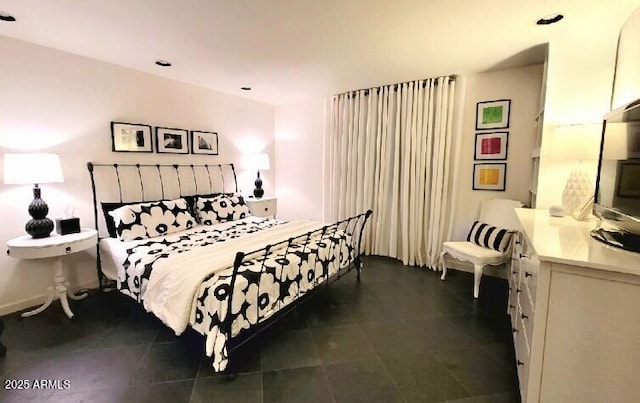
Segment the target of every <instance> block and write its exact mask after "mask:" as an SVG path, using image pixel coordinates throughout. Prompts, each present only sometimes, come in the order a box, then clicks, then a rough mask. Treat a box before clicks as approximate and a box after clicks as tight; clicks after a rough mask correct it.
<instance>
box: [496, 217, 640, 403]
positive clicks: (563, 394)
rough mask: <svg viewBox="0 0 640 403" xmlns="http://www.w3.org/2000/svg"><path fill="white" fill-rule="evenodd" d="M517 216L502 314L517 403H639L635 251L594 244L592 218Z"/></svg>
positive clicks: (639, 295)
mask: <svg viewBox="0 0 640 403" xmlns="http://www.w3.org/2000/svg"><path fill="white" fill-rule="evenodd" d="M516 215H517V217H518V224H519V227H520V228H519V233H518V234H517V237H516V241H515V242H516V243H515V247H514V252H513V260H512V265H511V273H510V278H509V290H510V291H509V303H508V313H509V315H510V316H511V324H512V330H513V340H514V346H515V356H516V365H517V368H518V378H519V381H520V391H521V395H522V401H523V402H549V403H555V402H563V403H567V402H580V403H586V402H594V403H596V402H597V403H601V402H616V403H621V402H638V401H640V254H634V253H631V252H626V251H623V250H619V249H616V248H612V247H608V246H605V245H603V244H601V243H600V242H598V241H596V240H594V239H592V238H591V237H590V235H589V231H590V230H591V228H593V227H594V226H595V220H590V221H584V222H578V221H576V220H574V219H573V218H571V217H563V218H556V217H550V216H549V214H548V212H547V211H546V210H529V209H516Z"/></svg>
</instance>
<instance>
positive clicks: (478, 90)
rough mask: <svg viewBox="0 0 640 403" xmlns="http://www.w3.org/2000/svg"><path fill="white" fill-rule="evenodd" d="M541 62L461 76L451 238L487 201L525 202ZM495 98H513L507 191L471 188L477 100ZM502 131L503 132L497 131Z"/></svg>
mask: <svg viewBox="0 0 640 403" xmlns="http://www.w3.org/2000/svg"><path fill="white" fill-rule="evenodd" d="M541 83H542V65H541V64H538V65H534V66H529V67H524V68H517V69H508V70H501V71H495V72H489V73H482V74H475V75H469V76H466V77H465V87H466V94H465V99H464V104H463V108H464V109H463V112H462V113H463V118H462V119H463V121H462V133H461V136H462V137H461V138H460V139H459V140H460V143H459V144H460V145H459V147H460V149H459V160H458V173H457V180H456V183H455V185H454V189H455V192H456V195H455V199H454V200H455V210H456V214H455V219H454V224H453V231H452V239H456V240H459V239H463V238H465V237H466V235H467V233H468V231H469V227H470V225H471V223H472V222H473V221H474V220H475V219H477V217H478V214H479V212H480V204H481V203H482V202H483V201H485V200H489V199H496V198H500V199H505V198H506V199H514V200H520V201H521V202H523V203H526V202H527V201H528V198H529V193H528V191H529V182H530V177H531V159H530V156H531V150H532V149H533V147H534V143H535V127H534V118H535V116H536V114H537V113H538V103H539V94H540V85H541ZM495 99H510V100H511V117H510V120H509V129H508V130H507V131H508V132H509V141H508V144H509V145H508V150H507V160H506V161H495V162H506V163H507V178H506V189H505V191H501V192H498V191H482V190H472V185H473V165H474V162H475V163H478V162H491V161H474V160H473V156H474V147H475V134H476V132H477V131H476V130H475V122H476V103H477V102H482V101H491V100H495ZM500 131H503V130H500Z"/></svg>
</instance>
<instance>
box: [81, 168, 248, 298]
mask: <svg viewBox="0 0 640 403" xmlns="http://www.w3.org/2000/svg"><path fill="white" fill-rule="evenodd" d="M87 169H88V171H89V176H90V178H91V192H92V195H93V218H94V223H95V227H96V230H98V235H100V225H99V222H100V215H99V214H98V204H99V203H101V202H120V203H135V202H145V201H155V200H166V199H172V198H180V197H185V196H195V195H206V194H212V193H237V192H238V180H237V177H236V171H235V167H234V165H233V164H119V163H115V164H107V163H95V162H87ZM104 182H107V183H104ZM97 183H98V184H100V190H101V191H100V192H98V189H97V187H96V184H97ZM105 227H106V225H105ZM97 270H98V282H99V285H100V288H102V287H103V285H104V283H103V282H104V274H103V273H102V267H101V264H100V247H99V245H98V248H97Z"/></svg>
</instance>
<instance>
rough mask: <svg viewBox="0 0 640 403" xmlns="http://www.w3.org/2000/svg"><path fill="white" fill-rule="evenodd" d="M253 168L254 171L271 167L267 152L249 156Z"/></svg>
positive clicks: (266, 169)
mask: <svg viewBox="0 0 640 403" xmlns="http://www.w3.org/2000/svg"><path fill="white" fill-rule="evenodd" d="M251 160H252V161H251V162H252V165H253V167H254V168H253V169H255V170H256V171H268V170H270V169H271V165H270V164H269V154H257V155H255V156H253V157H251Z"/></svg>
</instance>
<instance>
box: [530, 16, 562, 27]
mask: <svg viewBox="0 0 640 403" xmlns="http://www.w3.org/2000/svg"><path fill="white" fill-rule="evenodd" d="M563 18H564V15H562V14H549V15H545V16H544V17H542V18H540V19H539V20H538V21H536V24H538V25H550V24H555V23H556V22H558V21H560V20H561V19H563Z"/></svg>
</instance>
